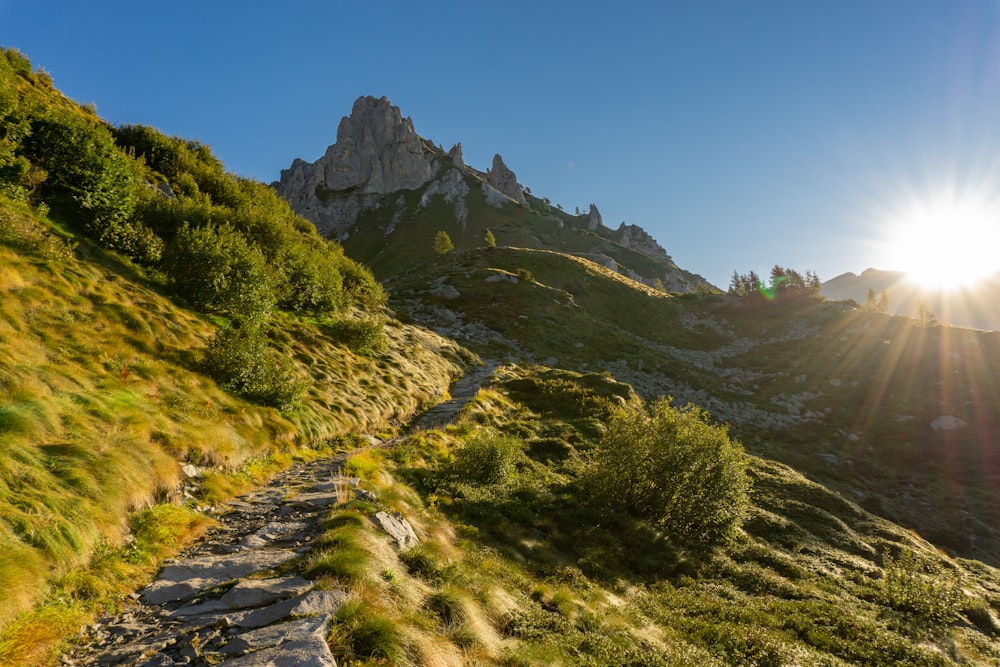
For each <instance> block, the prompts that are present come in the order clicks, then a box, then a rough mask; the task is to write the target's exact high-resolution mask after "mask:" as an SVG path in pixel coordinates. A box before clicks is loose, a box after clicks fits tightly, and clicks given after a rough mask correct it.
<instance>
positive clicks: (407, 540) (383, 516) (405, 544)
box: [375, 512, 420, 551]
mask: <svg viewBox="0 0 1000 667" xmlns="http://www.w3.org/2000/svg"><path fill="white" fill-rule="evenodd" d="M375 523H377V524H378V526H379V527H380V528H381V529H382V530H384V531H385V532H386V533H388V534H389V537H391V538H392V539H394V540H395V541H396V545H397V547H398V548H399V550H400V551H404V550H406V549H409V548H411V547H415V546H417V544H418V543H419V542H420V540H419V539H418V538H417V534H416V533H415V532H414V531H413V526H411V525H410V522H409V521H407V520H406V519H404V518H403V516H402V515H401V514H399V513H396V514H389V513H388V512H378V513H377V514H376V515H375Z"/></svg>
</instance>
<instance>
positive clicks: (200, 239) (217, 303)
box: [163, 223, 276, 321]
mask: <svg viewBox="0 0 1000 667" xmlns="http://www.w3.org/2000/svg"><path fill="white" fill-rule="evenodd" d="M163 268H164V270H165V271H166V273H167V278H168V281H169V283H170V286H171V287H172V288H173V290H174V292H175V293H176V294H177V295H178V296H180V297H182V298H184V299H186V300H187V301H188V302H189V303H190V304H191V305H192V306H194V307H196V308H199V309H202V310H211V309H221V310H226V311H229V312H230V313H232V314H234V315H237V316H240V317H244V318H247V319H249V320H255V321H256V320H263V319H265V318H266V317H267V316H268V315H269V314H270V312H271V309H272V308H273V307H274V304H275V301H276V298H275V294H274V283H273V278H272V275H271V272H270V271H269V270H268V267H267V263H266V262H265V260H264V256H263V255H262V254H261V252H260V251H259V250H258V249H257V248H255V247H253V246H251V245H250V244H249V243H248V242H247V240H246V239H245V238H244V237H243V235H242V234H240V233H239V232H237V231H236V230H235V229H233V228H232V227H231V226H229V225H219V226H216V225H214V224H208V225H205V226H204V227H192V226H190V225H188V224H186V223H185V224H184V226H183V227H181V229H180V231H179V232H178V234H177V238H175V239H174V242H173V243H171V244H170V246H169V247H168V248H167V250H166V252H165V253H164V256H163Z"/></svg>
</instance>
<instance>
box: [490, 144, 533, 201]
mask: <svg viewBox="0 0 1000 667" xmlns="http://www.w3.org/2000/svg"><path fill="white" fill-rule="evenodd" d="M486 180H487V181H488V182H489V184H490V185H492V186H493V188H494V189H495V190H496V191H497V192H499V193H500V194H502V195H504V196H506V197H509V198H510V199H513V200H514V201H516V202H517V203H518V204H521V205H523V206H527V205H528V200H527V199H525V198H524V190H523V189H522V188H521V185H520V184H519V183H518V182H517V175H516V174H514V172H513V171H511V170H510V168H509V167H508V166H507V165H506V164H504V162H503V158H502V157H500V154H499V153H497V154H496V155H494V156H493V166H492V167H491V168H490V170H489V171H487V172H486Z"/></svg>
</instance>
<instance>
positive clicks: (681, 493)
mask: <svg viewBox="0 0 1000 667" xmlns="http://www.w3.org/2000/svg"><path fill="white" fill-rule="evenodd" d="M584 483H585V487H586V488H587V490H588V492H589V495H590V497H591V499H592V500H593V501H594V502H596V503H598V504H599V505H600V506H602V507H604V508H608V509H612V510H614V511H617V512H624V513H626V514H629V515H632V516H634V517H636V518H638V519H641V520H644V521H648V522H650V523H651V524H653V525H654V526H656V527H657V528H658V529H660V530H662V531H663V532H664V534H665V535H666V536H667V537H668V538H669V539H670V540H671V542H673V543H674V544H676V545H677V546H678V547H681V548H683V549H686V550H688V551H690V552H692V553H702V552H706V551H708V550H711V549H712V548H714V547H715V546H717V545H719V544H722V543H724V542H725V541H726V540H727V539H728V538H729V537H730V536H731V535H732V534H733V532H734V531H735V529H736V528H738V527H739V525H740V523H741V521H742V518H743V516H744V514H745V512H746V510H747V507H748V506H749V500H748V490H749V486H750V482H749V478H748V477H747V473H746V457H745V455H744V452H743V448H742V446H740V444H739V443H738V442H735V441H733V440H731V439H730V438H729V436H728V433H727V432H726V429H725V428H723V427H721V426H715V425H712V424H710V423H708V416H707V414H706V413H705V412H703V411H701V410H698V409H697V408H694V407H693V406H688V407H686V408H683V409H678V408H675V407H672V406H671V405H670V402H669V400H658V401H655V402H653V403H651V404H650V405H649V406H648V407H645V406H639V405H633V406H626V407H623V408H620V409H619V410H617V411H616V412H615V413H614V414H613V415H612V417H611V419H610V421H609V422H608V425H607V431H606V433H605V435H604V436H603V437H602V438H601V441H600V442H599V444H598V446H597V447H596V449H595V453H594V459H593V461H592V463H591V466H590V468H589V470H588V471H587V474H586V475H585V477H584Z"/></svg>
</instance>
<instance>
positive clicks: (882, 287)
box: [822, 268, 1000, 331]
mask: <svg viewBox="0 0 1000 667" xmlns="http://www.w3.org/2000/svg"><path fill="white" fill-rule="evenodd" d="M869 290H872V291H874V292H875V293H876V297H878V296H880V295H881V293H882V292H883V291H884V292H885V295H886V297H887V299H888V309H887V312H890V313H892V314H894V315H903V316H906V317H917V316H918V310H919V306H920V304H921V303H922V304H925V305H926V306H927V307H929V308H930V309H931V311H933V313H934V315H935V317H936V319H937V320H938V321H939V322H941V323H942V324H951V325H953V326H959V327H969V328H973V329H984V330H989V331H995V330H998V329H1000V310H998V309H997V308H996V307H995V306H994V304H996V303H998V302H1000V272H998V273H995V274H994V275H993V276H991V277H989V278H986V279H984V280H982V281H980V282H979V283H976V284H975V285H969V286H965V287H960V288H954V289H947V290H945V289H933V288H928V287H921V286H919V285H917V284H915V283H914V282H912V281H911V280H910V279H909V278H908V277H907V275H906V273H905V272H903V271H884V270H881V269H874V268H868V269H865V270H864V271H862V272H861V274H855V273H852V272H846V273H842V274H840V275H838V276H835V277H834V278H831V279H830V280H827V281H825V282H824V283H823V285H822V293H823V296H825V297H827V298H829V299H852V300H854V301H856V302H857V303H859V304H864V303H865V301H866V300H867V297H868V292H869Z"/></svg>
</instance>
